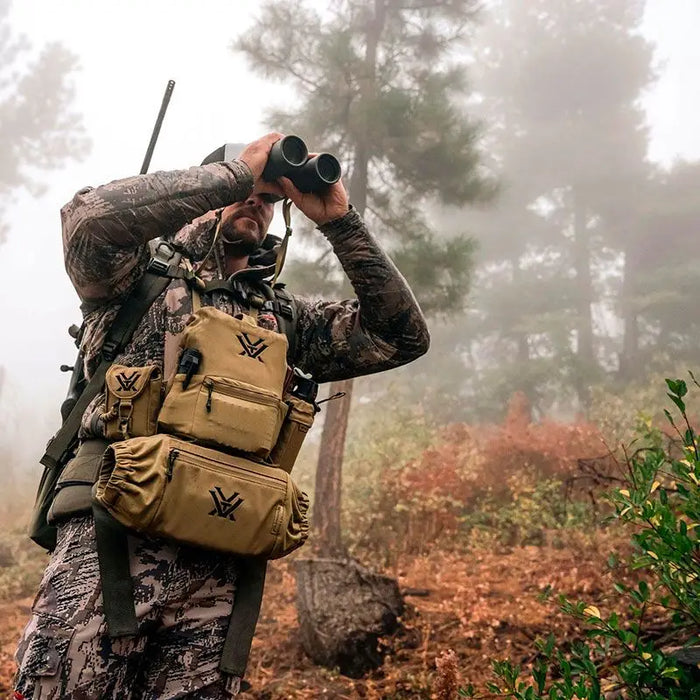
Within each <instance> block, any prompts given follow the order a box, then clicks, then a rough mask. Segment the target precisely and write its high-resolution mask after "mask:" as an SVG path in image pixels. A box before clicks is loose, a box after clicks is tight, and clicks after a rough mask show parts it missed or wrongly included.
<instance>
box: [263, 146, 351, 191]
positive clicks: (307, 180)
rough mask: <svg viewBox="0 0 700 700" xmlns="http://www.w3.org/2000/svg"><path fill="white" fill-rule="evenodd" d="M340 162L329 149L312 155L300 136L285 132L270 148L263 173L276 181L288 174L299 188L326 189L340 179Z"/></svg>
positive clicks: (268, 179)
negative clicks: (287, 134) (289, 134)
mask: <svg viewBox="0 0 700 700" xmlns="http://www.w3.org/2000/svg"><path fill="white" fill-rule="evenodd" d="M340 175H341V169H340V163H339V162H338V159H337V158H336V157H335V156H332V155H331V154H330V153H319V154H318V155H315V156H312V157H311V158H309V149H308V148H307V147H306V144H305V143H304V142H303V141H302V140H301V139H300V138H299V137H298V136H285V137H284V138H282V139H280V140H279V141H277V143H275V144H274V146H273V147H272V149H271V150H270V155H269V156H268V158H267V164H266V165H265V169H264V170H263V173H262V178H263V180H266V181H267V182H273V181H274V180H277V179H278V178H280V177H288V178H289V179H290V180H291V181H292V182H293V183H294V186H295V187H296V188H297V189H298V190H299V191H300V192H305V193H309V192H323V191H324V190H325V189H327V188H328V187H330V186H331V185H332V184H333V183H334V182H338V180H340Z"/></svg>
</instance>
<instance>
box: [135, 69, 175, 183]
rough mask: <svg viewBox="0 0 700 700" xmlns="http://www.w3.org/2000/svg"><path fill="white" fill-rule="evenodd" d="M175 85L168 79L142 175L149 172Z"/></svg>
mask: <svg viewBox="0 0 700 700" xmlns="http://www.w3.org/2000/svg"><path fill="white" fill-rule="evenodd" d="M174 87H175V81H174V80H168V84H167V86H166V87H165V94H164V95H163V102H162V103H161V105H160V112H158V117H157V119H156V124H155V126H154V127H153V133H152V134H151V142H150V143H149V144H148V149H147V150H146V157H145V158H144V159H143V165H142V166H141V175H145V174H146V173H147V172H148V168H149V166H150V165H151V158H152V157H153V150H154V149H155V147H156V141H157V140H158V134H160V127H161V126H162V124H163V119H164V117H165V112H166V110H167V109H168V104H169V103H170V97H171V96H172V94H173V88H174Z"/></svg>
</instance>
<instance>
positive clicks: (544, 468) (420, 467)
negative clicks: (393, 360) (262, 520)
mask: <svg viewBox="0 0 700 700" xmlns="http://www.w3.org/2000/svg"><path fill="white" fill-rule="evenodd" d="M377 418H378V419H377V420H376V421H373V422H371V423H370V424H369V426H365V430H364V433H363V439H361V440H352V441H350V445H351V446H352V448H351V450H352V451H351V452H350V454H349V455H348V458H347V460H346V469H345V472H344V474H345V478H346V483H345V484H344V489H345V494H344V509H345V510H344V518H345V522H346V529H345V531H346V532H350V533H351V535H352V537H353V540H352V546H353V547H354V548H357V547H362V548H363V549H369V550H371V551H373V552H374V553H375V554H384V556H385V557H387V556H397V555H398V554H400V553H413V554H420V553H423V552H425V551H427V549H428V548H429V547H432V546H434V545H436V544H438V545H439V546H442V547H445V548H447V549H454V548H455V547H457V548H460V549H462V548H464V547H467V546H469V545H470V544H473V543H474V541H475V538H476V539H478V538H479V537H482V538H485V539H486V540H487V541H492V540H494V539H496V540H499V541H501V542H503V543H505V544H540V543H543V542H544V541H545V540H546V539H547V535H548V531H549V530H560V529H562V528H565V527H570V526H575V525H577V524H581V523H584V522H585V523H586V524H589V523H590V522H592V516H593V508H592V507H591V505H590V504H587V503H584V502H583V501H585V500H590V498H589V494H588V490H590V489H592V488H594V487H595V488H598V486H597V485H596V484H595V483H594V481H592V480H591V479H590V478H585V479H584V478H582V472H581V464H582V463H594V462H595V463H596V464H597V465H598V467H597V468H598V469H599V471H600V472H601V473H607V472H609V471H610V469H611V468H612V464H611V462H610V461H609V460H608V459H607V458H606V457H605V456H604V455H605V454H606V448H605V446H604V444H603V441H602V438H601V436H600V434H599V433H598V431H597V430H596V428H595V427H594V426H593V425H591V424H587V423H578V424H574V425H565V424H561V423H556V422H554V421H548V420H545V421H542V422H538V423H533V422H531V419H530V411H529V407H528V406H527V405H526V403H525V402H524V398H523V397H522V396H521V395H517V394H516V395H515V396H514V397H513V399H512V400H511V404H510V408H509V412H508V417H507V418H506V420H505V422H504V423H503V424H501V425H467V424H464V423H460V424H455V425H451V426H447V427H445V428H442V429H435V428H432V427H431V426H430V425H429V424H427V423H426V421H425V419H424V418H423V416H422V415H421V414H419V413H414V414H411V413H408V412H406V411H403V412H399V411H384V412H383V413H382V415H381V416H378V417H377Z"/></svg>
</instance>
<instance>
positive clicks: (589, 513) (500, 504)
mask: <svg viewBox="0 0 700 700" xmlns="http://www.w3.org/2000/svg"><path fill="white" fill-rule="evenodd" d="M507 481H508V486H509V487H510V493H511V494H512V497H511V499H510V500H506V501H504V500H503V498H486V499H484V500H482V501H481V502H480V503H479V507H478V508H476V509H474V510H472V511H470V512H468V513H466V514H465V515H464V516H463V517H462V519H461V520H462V527H463V529H464V530H466V531H467V533H468V535H469V537H470V540H471V541H474V542H479V541H481V542H483V541H484V539H488V538H489V537H490V538H491V539H494V540H496V541H497V542H499V543H500V544H503V545H508V546H517V545H544V544H547V543H548V541H551V536H552V535H553V534H556V533H558V534H561V531H563V530H567V529H570V528H580V527H584V526H591V525H593V524H595V521H596V514H595V512H594V510H593V507H592V505H591V504H590V503H587V502H585V501H580V500H572V499H570V498H568V497H567V494H566V491H565V489H564V485H563V484H562V482H561V481H560V480H558V479H543V480H537V479H535V478H533V477H532V476H529V475H528V474H527V473H526V472H523V473H516V474H515V475H513V477H511V478H509V479H508V480H507ZM555 541H556V538H555Z"/></svg>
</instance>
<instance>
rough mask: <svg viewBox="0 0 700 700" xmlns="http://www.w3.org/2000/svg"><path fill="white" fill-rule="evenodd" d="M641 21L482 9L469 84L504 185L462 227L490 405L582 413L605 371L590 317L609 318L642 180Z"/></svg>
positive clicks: (538, 3)
mask: <svg viewBox="0 0 700 700" xmlns="http://www.w3.org/2000/svg"><path fill="white" fill-rule="evenodd" d="M643 9H644V3H643V2H641V1H640V0H575V1H573V2H571V1H568V0H566V1H565V0H533V2H527V3H523V2H519V1H518V0H494V2H492V3H490V10H491V17H492V21H491V22H489V23H488V25H487V29H486V30H485V32H484V34H483V36H481V37H480V43H481V44H482V46H483V49H482V51H481V53H480V54H479V56H480V60H479V61H478V62H477V64H478V65H479V67H480V68H481V75H479V76H477V78H476V81H477V85H478V88H479V89H480V91H482V92H483V94H484V103H483V105H484V112H483V114H484V116H485V117H486V119H487V120H488V123H489V125H490V127H491V134H490V143H492V146H493V151H492V152H493V154H494V157H495V158H496V160H497V162H498V164H499V167H500V171H501V173H502V180H503V186H502V196H501V199H500V201H499V203H498V207H497V208H496V210H495V211H493V212H489V214H488V216H487V217H481V218H479V219H477V220H473V219H472V220H471V222H470V223H471V225H472V226H473V227H474V228H475V229H476V230H478V231H479V233H480V236H479V240H480V243H482V260H483V264H482V268H481V270H480V276H479V279H480V282H481V285H480V286H481V287H482V289H481V290H480V295H479V296H480V299H481V300H482V303H481V304H480V307H479V310H478V313H477V314H475V316H476V321H477V323H478V324H479V336H480V337H479V339H478V341H477V342H476V348H475V349H474V350H473V351H472V352H473V354H474V355H475V356H476V357H477V358H480V359H482V360H483V358H484V357H486V358H487V361H485V362H483V361H482V362H481V366H482V368H484V371H483V373H482V382H483V386H484V387H485V393H488V394H489V395H490V397H492V398H493V397H494V396H497V397H498V399H499V402H502V403H504V402H505V399H506V398H507V394H508V393H510V392H512V391H515V390H523V391H525V392H526V394H527V395H528V397H529V398H530V400H531V402H532V403H533V404H534V405H536V406H539V407H540V409H541V410H547V409H548V408H551V407H552V405H553V403H554V402H555V401H557V400H558V401H559V402H561V401H562V400H563V401H564V403H565V405H566V404H567V403H568V404H569V405H571V404H572V403H576V404H577V405H578V407H579V408H584V409H585V407H586V406H587V403H588V398H589V396H588V393H589V386H590V385H591V384H592V383H594V382H595V381H597V380H599V379H600V378H602V377H603V376H604V375H605V373H606V372H609V370H610V368H611V367H614V365H615V362H616V355H617V350H618V343H619V334H618V335H617V336H615V331H614V330H612V331H610V330H609V329H607V328H605V327H604V326H603V324H602V322H601V317H603V318H610V317H611V315H612V313H613V311H611V309H614V307H615V301H616V300H617V293H618V292H617V287H618V286H619V276H620V275H619V273H615V272H614V268H615V265H616V264H617V265H620V264H622V265H624V260H625V255H624V254H625V253H626V252H628V250H629V249H632V248H634V247H635V246H636V239H635V237H636V235H637V233H638V229H635V228H634V227H630V214H631V213H632V212H633V211H634V210H635V208H638V207H639V202H640V192H641V191H643V188H644V187H645V183H646V182H647V180H648V179H649V177H650V173H651V168H650V166H649V164H648V163H647V162H646V160H645V155H646V147H647V133H646V129H645V127H644V114H643V112H642V107H641V105H640V103H639V97H640V95H641V93H642V91H643V90H644V89H645V88H646V87H648V85H649V84H650V81H651V80H652V78H653V75H652V71H651V67H650V66H651V47H650V46H649V44H648V43H647V42H646V41H645V40H644V39H643V38H642V37H641V36H640V35H639V33H638V26H639V23H640V21H641V17H642V13H643ZM623 219H624V220H625V224H626V225H624V226H623V224H622V220H623ZM616 275H617V277H616ZM485 348H486V349H487V352H485ZM489 368H490V371H489ZM571 387H573V388H574V393H573V395H571V393H570V392H571ZM567 393H568V394H569V396H567ZM573 399H576V402H574V401H573Z"/></svg>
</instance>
